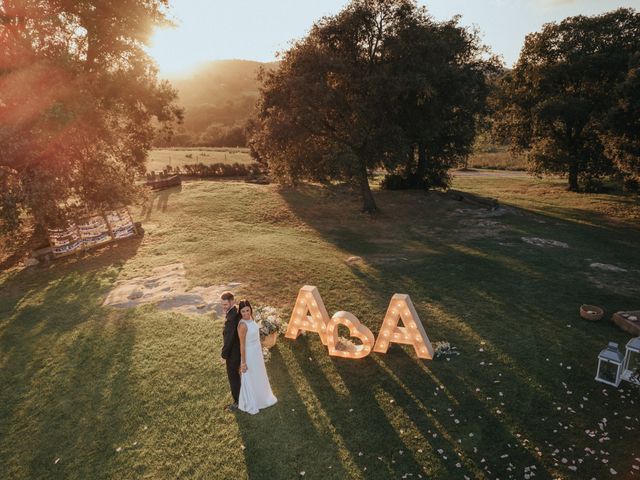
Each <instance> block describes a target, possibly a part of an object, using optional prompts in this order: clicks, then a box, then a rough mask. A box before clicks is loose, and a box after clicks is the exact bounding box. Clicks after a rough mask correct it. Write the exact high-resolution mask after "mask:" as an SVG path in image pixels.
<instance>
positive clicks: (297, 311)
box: [284, 285, 329, 345]
mask: <svg viewBox="0 0 640 480" xmlns="http://www.w3.org/2000/svg"><path fill="white" fill-rule="evenodd" d="M328 323H329V314H328V313H327V309H326V308H325V306H324V302H323V301H322V298H320V292H319V291H318V289H317V288H316V287H312V286H311V285H305V286H304V287H302V288H301V289H300V292H298V298H297V299H296V305H295V306H294V307H293V312H291V320H290V321H289V327H288V328H287V333H286V334H285V335H284V336H285V337H287V338H291V339H293V340H295V339H296V338H298V335H300V330H304V331H307V332H316V333H317V334H318V335H320V340H322V343H323V344H324V345H326V344H327V335H326V331H327V324H328Z"/></svg>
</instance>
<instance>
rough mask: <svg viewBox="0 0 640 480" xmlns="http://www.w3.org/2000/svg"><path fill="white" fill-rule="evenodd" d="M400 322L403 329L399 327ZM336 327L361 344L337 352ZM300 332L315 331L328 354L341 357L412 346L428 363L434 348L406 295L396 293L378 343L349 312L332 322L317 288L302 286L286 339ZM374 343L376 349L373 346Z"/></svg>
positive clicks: (337, 315)
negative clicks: (401, 345)
mask: <svg viewBox="0 0 640 480" xmlns="http://www.w3.org/2000/svg"><path fill="white" fill-rule="evenodd" d="M400 320H402V323H403V324H404V327H400V326H398V322H399V321H400ZM338 325H344V326H346V327H347V328H348V329H349V335H350V336H352V337H356V338H358V339H360V341H361V342H362V345H350V346H349V345H347V346H346V347H345V348H346V350H338V349H337V348H336V346H337V345H338ZM301 330H305V331H307V332H316V333H317V334H318V335H320V340H322V343H323V344H324V345H326V346H327V347H328V349H329V355H333V356H337V357H343V358H364V357H366V356H367V355H369V354H370V353H371V351H372V349H373V351H374V352H378V353H387V350H388V348H389V344H391V343H401V344H405V345H412V346H413V348H414V349H415V351H416V354H417V355H418V358H424V359H427V360H431V359H432V358H433V347H432V346H431V342H430V341H429V337H427V332H425V330H424V327H423V325H422V322H421V321H420V317H419V316H418V312H416V309H415V307H414V306H413V303H412V302H411V299H410V298H409V295H405V294H399V293H396V294H395V295H394V296H393V297H392V298H391V302H390V303H389V308H388V309H387V314H386V315H385V317H384V321H383V323H382V327H381V328H380V334H379V335H378V340H377V341H375V339H374V336H373V333H371V330H369V329H368V328H367V327H365V326H364V325H362V324H361V323H360V321H359V320H358V318H357V317H356V316H355V315H353V314H352V313H349V312H342V311H341V312H336V313H335V314H334V315H333V317H331V319H329V314H328V313H327V309H326V308H325V306H324V303H323V302H322V298H321V297H320V292H319V291H318V289H317V288H316V287H313V286H310V285H305V286H304V287H302V288H301V289H300V292H299V293H298V298H297V299H296V304H295V306H294V307H293V312H292V313H291V321H290V322H289V327H288V328H287V333H286V334H285V337H287V338H291V339H294V340H295V339H296V338H297V337H298V335H299V334H300V331H301ZM374 341H375V346H374Z"/></svg>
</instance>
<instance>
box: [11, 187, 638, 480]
mask: <svg viewBox="0 0 640 480" xmlns="http://www.w3.org/2000/svg"><path fill="white" fill-rule="evenodd" d="M454 187H455V188H457V189H459V190H462V191H467V192H470V194H472V195H476V196H480V197H493V198H498V199H499V200H500V201H501V202H502V203H503V205H506V206H508V207H509V208H507V209H506V212H504V213H505V214H504V215H501V216H496V217H491V216H488V213H487V212H486V211H483V210H482V209H479V208H478V206H477V205H475V204H472V203H468V202H456V201H454V200H451V199H449V198H448V197H447V196H443V195H440V194H436V193H431V194H425V193H421V192H378V191H376V199H377V201H378V203H379V206H380V207H381V208H382V214H381V215H379V216H378V217H376V218H373V219H372V218H369V217H367V216H363V215H361V214H359V213H358V209H359V206H360V202H359V200H358V198H357V197H353V196H352V195H351V194H350V193H349V192H348V191H346V190H345V189H343V188H341V187H335V188H331V189H328V188H321V187H317V186H313V185H307V186H303V187H301V188H299V189H298V190H289V189H280V188H279V187H277V186H275V185H252V184H245V183H240V182H186V183H184V184H183V185H182V188H181V189H173V190H165V191H163V192H158V193H157V194H156V196H155V197H154V198H153V199H152V202H151V203H150V204H149V205H147V206H146V207H145V208H144V209H137V210H136V215H137V217H138V219H140V220H141V221H142V222H143V225H144V228H145V232H146V233H145V235H144V237H143V238H142V239H137V240H131V241H126V242H123V243H121V244H119V245H114V246H112V247H109V248H107V249H106V250H105V251H103V252H102V254H92V255H90V256H87V257H84V258H82V259H80V260H79V261H77V260H73V259H69V260H67V261H61V262H58V263H56V264H55V265H53V266H51V267H48V268H37V269H31V270H26V271H9V272H5V273H4V274H3V275H2V276H1V277H0V384H1V385H2V390H1V393H0V465H1V467H0V472H1V475H0V477H2V478H3V479H27V478H28V479H38V478H54V479H89V478H91V479H131V478H153V479H165V478H167V479H169V478H171V479H173V478H194V479H212V478H213V479H218V478H220V479H226V478H251V479H281V478H285V479H290V478H305V479H344V478H360V479H365V478H367V479H368V478H374V479H387V478H413V479H415V478H456V479H458V478H459V479H462V478H465V477H468V478H486V479H494V478H501V479H505V478H518V479H521V478H533V477H531V473H535V478H536V479H544V478H580V479H582V478H592V477H595V478H610V477H611V478H637V477H638V475H639V473H638V471H637V469H636V467H638V466H640V445H639V444H638V441H637V439H638V430H639V428H640V420H639V418H638V417H639V413H638V402H640V393H639V390H637V389H632V388H630V387H629V386H628V384H623V386H621V388H620V389H618V390H616V389H614V388H609V387H605V386H604V385H602V384H598V383H596V382H594V380H593V377H594V374H595V369H596V357H597V354H598V352H599V351H600V350H601V349H602V348H603V347H604V346H606V344H607V342H608V341H610V340H613V341H617V342H619V343H620V344H621V345H624V344H625V343H626V341H627V340H628V338H629V336H628V335H627V334H625V333H624V332H622V331H620V330H618V329H617V328H616V327H615V326H614V325H613V324H612V323H610V322H608V321H602V322H595V323H594V322H586V321H584V320H581V319H580V317H579V316H578V313H577V312H578V307H579V305H580V304H581V303H585V302H588V303H594V304H597V305H602V306H603V307H604V308H605V309H606V310H607V312H608V315H607V317H609V316H610V314H611V312H613V311H616V310H618V309H632V308H635V309H638V308H640V305H639V303H638V302H639V300H638V299H639V298H640V287H639V286H640V273H639V272H640V248H639V247H640V235H638V234H639V233H640V232H639V230H638V229H637V226H638V223H639V222H638V220H640V206H639V205H638V202H637V200H633V199H631V198H630V197H620V196H615V195H593V196H584V195H579V194H574V193H569V192H567V191H565V190H564V184H563V182H560V181H538V180H532V179H528V178H509V177H503V178H493V177H473V176H465V177H456V179H455V185H454ZM521 237H542V238H547V239H554V240H559V241H562V242H566V243H567V244H568V245H569V247H568V248H566V249H563V248H538V247H533V246H531V245H528V244H526V243H524V242H523V241H522V240H521ZM352 255H358V256H361V257H362V261H361V262H355V263H352V264H349V263H347V262H345V259H346V258H347V257H349V256H352ZM177 261H181V262H184V264H185V266H186V268H187V275H188V278H189V279H190V281H191V283H192V284H193V285H210V284H221V283H225V282H230V281H238V282H242V286H241V287H240V290H239V293H240V295H246V296H248V297H249V298H251V299H252V300H253V301H254V303H256V304H269V305H273V306H277V307H279V308H282V310H283V313H284V315H285V316H286V315H287V314H288V313H289V312H290V309H291V307H292V306H293V302H294V300H295V297H296V293H297V290H298V289H299V288H300V287H301V286H302V285H304V284H313V285H317V286H318V287H319V289H320V293H321V295H322V298H323V299H324V302H325V304H326V306H327V309H328V311H329V312H330V314H331V313H333V312H335V311H337V310H348V311H350V312H352V313H354V314H356V315H357V316H358V317H359V319H360V320H361V321H362V322H363V323H364V324H366V325H368V326H369V327H370V329H371V330H372V331H373V332H374V334H375V335H377V333H378V330H379V328H380V324H381V321H382V317H383V315H384V312H385V310H386V307H387V304H388V302H389V299H390V297H391V296H392V294H393V293H396V292H400V293H408V294H410V295H411V298H412V299H413V302H414V304H415V306H416V309H417V311H418V312H419V314H420V315H421V317H422V320H423V322H424V323H425V324H426V329H427V333H428V335H429V336H430V338H431V340H432V341H433V342H435V341H440V340H445V341H449V342H451V344H452V345H453V346H455V347H456V348H457V349H458V351H459V352H460V355H459V356H454V357H451V358H450V360H448V361H447V360H445V359H436V360H433V361H428V362H425V361H418V360H416V358H415V355H414V353H413V352H412V351H411V350H410V349H408V348H404V347H393V348H391V349H390V350H389V352H388V353H387V354H386V355H379V354H375V353H374V354H371V355H370V356H369V357H367V358H365V359H363V360H361V361H350V360H343V359H335V358H332V357H329V356H328V354H327V351H326V349H325V348H324V347H323V346H322V344H321V342H320V341H319V339H318V338H317V336H315V335H307V336H306V337H301V338H299V339H298V340H296V341H291V340H287V339H284V338H282V337H281V338H280V340H279V341H278V345H277V346H276V347H275V349H274V350H273V356H272V359H271V360H270V362H269V363H268V364H267V368H268V371H269V375H270V379H271V384H272V387H273V390H274V393H275V394H276V396H277V397H278V399H279V402H278V404H277V405H276V406H274V407H272V408H270V409H268V410H265V411H264V412H262V413H261V414H259V415H257V416H255V417H253V416H249V415H244V414H229V413H226V412H224V411H223V409H222V406H223V405H224V404H226V403H228V401H229V399H230V395H229V393H228V386H227V381H226V376H225V373H224V370H223V366H222V365H220V364H219V363H218V362H217V358H218V353H219V351H220V347H221V340H222V339H221V328H222V321H221V320H220V319H214V318H211V317H206V316H183V315H178V314H173V313H167V312H160V311H157V310H155V309H154V308H153V307H150V306H146V307H139V308H136V309H133V310H115V309H111V308H105V307H102V306H101V304H102V301H103V299H104V297H105V295H106V294H107V292H108V291H109V290H110V288H111V287H112V286H113V284H114V282H115V281H116V280H117V279H121V278H130V277H134V276H139V275H144V274H146V273H148V272H149V271H150V269H151V268H152V267H155V266H161V265H167V264H170V263H173V262H177ZM592 262H599V263H605V264H614V265H617V266H620V267H624V268H625V269H627V273H625V274H620V273H613V272H606V271H598V270H595V269H593V268H591V267H590V264H591V263H592ZM612 472H616V473H615V474H613V473H612Z"/></svg>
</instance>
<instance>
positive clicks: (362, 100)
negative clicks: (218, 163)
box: [249, 0, 416, 213]
mask: <svg viewBox="0 0 640 480" xmlns="http://www.w3.org/2000/svg"><path fill="white" fill-rule="evenodd" d="M415 12H416V7H415V4H414V2H413V1H409V0H355V1H353V2H352V3H351V4H349V5H348V6H347V7H346V8H345V9H344V10H343V11H342V12H340V13H339V14H338V15H336V16H334V17H325V18H322V19H321V20H320V21H318V22H317V23H316V24H315V25H314V26H313V27H312V29H311V31H310V33H309V34H308V36H307V37H305V38H304V39H302V40H300V41H298V42H297V43H295V44H294V46H293V47H292V48H291V49H290V50H288V51H287V52H286V53H285V54H284V57H283V59H282V62H281V63H280V66H279V68H278V69H277V70H275V71H272V72H266V73H264V74H263V77H262V80H263V86H262V88H261V98H260V100H259V103H258V113H257V115H256V118H255V119H253V120H252V122H250V126H249V132H250V147H251V149H252V151H253V152H254V154H255V156H256V157H257V159H258V160H260V161H263V162H265V163H267V164H268V165H269V169H270V171H271V172H272V174H274V175H275V176H277V177H279V178H282V179H285V178H286V179H289V180H290V181H292V182H296V181H298V180H300V179H303V178H308V179H313V180H324V179H328V178H330V179H342V180H347V181H354V182H355V183H356V184H357V185H358V186H359V188H360V193H361V195H362V200H363V210H364V211H365V212H369V213H373V212H375V211H376V210H377V206H376V204H375V200H374V198H373V195H372V193H371V189H370V186H369V175H370V174H371V172H372V171H373V170H374V169H376V168H378V167H381V166H382V165H383V164H384V163H385V162H389V161H393V159H396V158H400V157H405V156H406V147H407V142H406V141H404V139H403V133H402V130H401V129H400V128H399V126H398V125H396V124H395V123H394V122H393V121H391V119H393V118H395V117H394V116H395V113H394V108H396V105H394V102H393V99H394V98H395V94H394V91H395V89H397V85H395V84H394V82H393V81H392V80H393V79H392V78H391V77H390V76H389V75H388V72H387V69H388V66H389V65H388V64H389V57H388V55H387V51H386V50H385V45H386V44H387V42H388V40H389V38H390V37H392V36H393V35H395V32H396V31H397V30H398V29H399V28H401V26H402V24H403V23H404V22H405V21H406V19H407V18H408V17H410V16H412V15H414V14H415ZM403 151H405V152H404V154H403Z"/></svg>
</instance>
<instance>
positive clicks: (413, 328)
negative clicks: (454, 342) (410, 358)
mask: <svg viewBox="0 0 640 480" xmlns="http://www.w3.org/2000/svg"><path fill="white" fill-rule="evenodd" d="M400 319H402V323H403V324H404V327H399V326H398V320H400ZM389 343H404V344H406V345H413V348H415V350H416V354H417V355H418V358H424V359H426V360H431V359H432V358H433V347H432V346H431V342H430V341H429V337H427V332H425V331H424V327H423V326H422V322H421V321H420V317H418V312H416V309H415V307H414V306H413V302H412V301H411V299H410V298H409V295H405V294H401V293H396V294H395V295H394V296H393V297H391V302H390V303H389V308H388V309H387V314H386V315H385V316H384V321H383V322H382V327H381V328H380V334H379V335H378V340H377V341H376V346H375V347H374V348H373V351H374V352H378V353H387V349H388V348H389Z"/></svg>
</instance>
